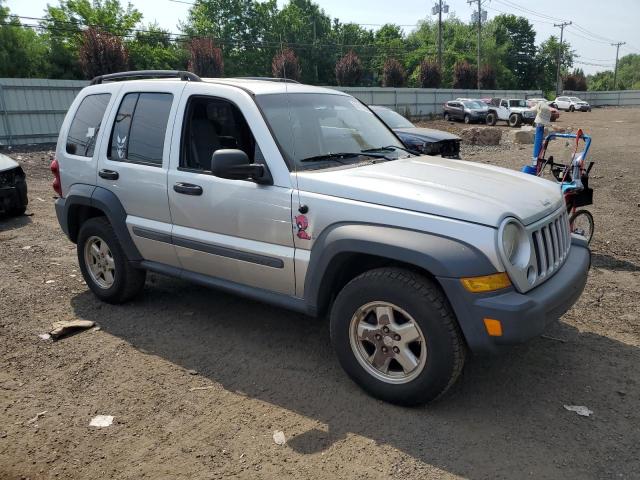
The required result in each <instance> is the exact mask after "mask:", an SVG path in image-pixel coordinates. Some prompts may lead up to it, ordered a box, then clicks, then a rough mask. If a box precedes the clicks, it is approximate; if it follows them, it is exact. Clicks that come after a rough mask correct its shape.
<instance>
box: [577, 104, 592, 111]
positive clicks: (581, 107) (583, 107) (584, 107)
mask: <svg viewBox="0 0 640 480" xmlns="http://www.w3.org/2000/svg"><path fill="white" fill-rule="evenodd" d="M576 110H580V111H581V112H590V111H591V107H590V106H589V105H579V106H578V108H576Z"/></svg>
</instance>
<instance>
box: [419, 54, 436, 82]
mask: <svg viewBox="0 0 640 480" xmlns="http://www.w3.org/2000/svg"><path fill="white" fill-rule="evenodd" d="M418 68H419V70H418V85H419V86H420V87H421V88H440V85H441V84H442V72H441V71H440V66H439V65H438V64H437V63H436V62H433V61H430V60H427V59H425V60H423V61H422V62H420V66H419V67H418Z"/></svg>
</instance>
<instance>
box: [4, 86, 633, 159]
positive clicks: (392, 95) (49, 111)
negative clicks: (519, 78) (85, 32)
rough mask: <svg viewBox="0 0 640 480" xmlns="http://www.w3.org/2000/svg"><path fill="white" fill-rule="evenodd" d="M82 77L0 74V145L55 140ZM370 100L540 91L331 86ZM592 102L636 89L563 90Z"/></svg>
mask: <svg viewBox="0 0 640 480" xmlns="http://www.w3.org/2000/svg"><path fill="white" fill-rule="evenodd" d="M87 84H88V82H86V81H83V80H46V79H25V78H0V146H1V145H24V144H30V143H48V142H55V141H56V139H57V137H58V131H59V129H60V125H61V124H62V121H63V120H64V115H65V113H66V111H67V109H68V108H69V105H71V102H72V101H73V99H74V98H75V96H76V95H77V94H78V92H79V91H80V90H81V89H82V88H83V87H85V86H86V85H87ZM332 88H335V89H337V90H341V91H343V92H347V93H349V94H351V95H353V96H354V97H357V98H359V99H360V100H362V101H363V102H365V103H367V104H370V105H382V106H385V107H389V108H392V109H394V110H396V111H397V112H400V113H402V114H405V115H408V116H410V117H412V118H421V117H427V116H430V115H434V114H440V113H442V105H443V103H445V102H446V101H448V100H453V99H455V98H488V97H511V98H532V97H541V96H542V92H541V91H540V90H454V89H431V88H382V87H332ZM564 94H565V95H575V96H578V97H580V98H583V99H584V100H586V101H588V102H589V103H591V105H593V106H603V105H618V106H633V105H637V106H640V91H639V90H627V91H618V92H564Z"/></svg>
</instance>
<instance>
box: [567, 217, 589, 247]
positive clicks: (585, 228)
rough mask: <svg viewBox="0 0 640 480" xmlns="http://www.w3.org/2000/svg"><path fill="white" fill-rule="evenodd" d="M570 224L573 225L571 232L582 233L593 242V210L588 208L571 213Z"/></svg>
mask: <svg viewBox="0 0 640 480" xmlns="http://www.w3.org/2000/svg"><path fill="white" fill-rule="evenodd" d="M569 225H570V226H571V233H575V234H576V235H581V236H583V237H584V238H586V239H587V242H588V243H591V239H592V238H593V230H594V227H595V223H594V221H593V215H591V212H589V211H588V210H578V211H577V212H576V213H574V214H573V215H571V218H570V219H569Z"/></svg>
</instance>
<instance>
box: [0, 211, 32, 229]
mask: <svg viewBox="0 0 640 480" xmlns="http://www.w3.org/2000/svg"><path fill="white" fill-rule="evenodd" d="M30 223H31V215H29V214H26V215H19V216H17V217H11V216H9V215H5V214H2V213H0V232H8V231H10V230H15V229H17V228H22V227H26V226H27V225H29V224H30Z"/></svg>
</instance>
